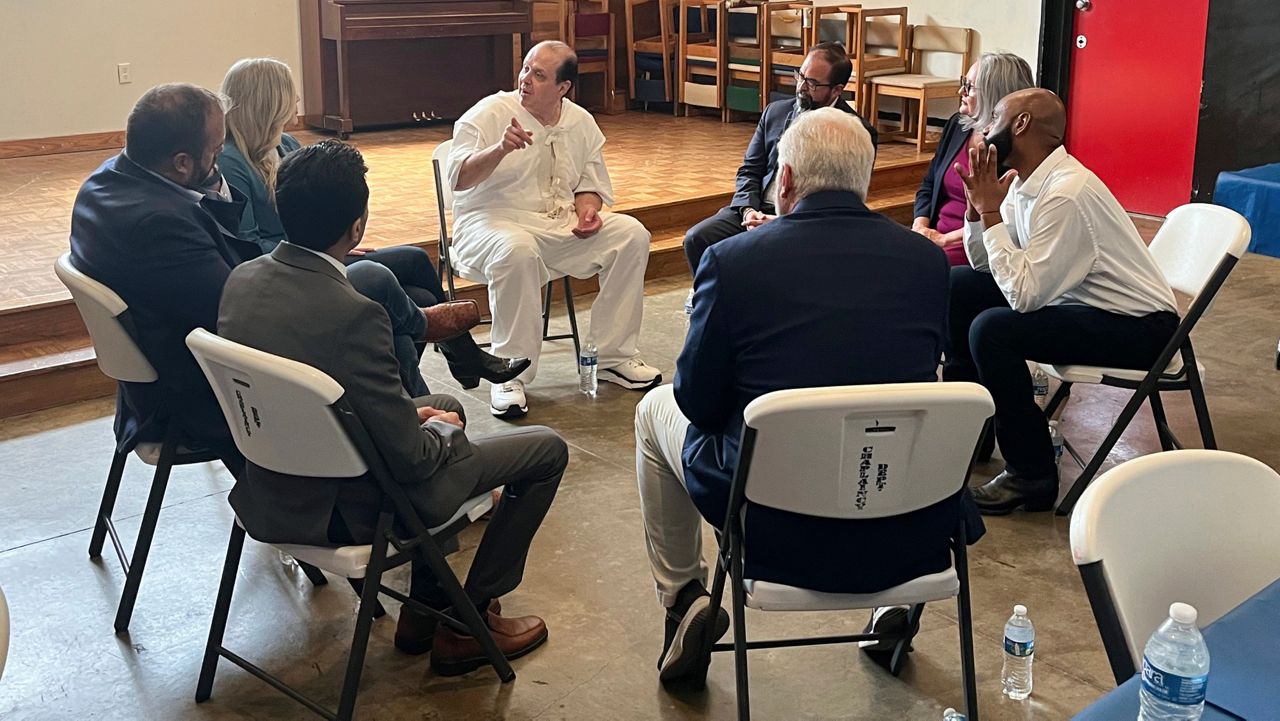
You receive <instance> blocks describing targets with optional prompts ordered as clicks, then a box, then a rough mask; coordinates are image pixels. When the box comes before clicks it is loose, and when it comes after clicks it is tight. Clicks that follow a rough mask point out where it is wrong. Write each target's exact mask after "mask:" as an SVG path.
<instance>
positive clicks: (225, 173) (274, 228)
mask: <svg viewBox="0 0 1280 721" xmlns="http://www.w3.org/2000/svg"><path fill="white" fill-rule="evenodd" d="M300 147H302V144H301V143H299V142H298V141H297V140H295V139H294V137H293V136H292V135H289V134H288V133H284V134H283V135H281V136H280V145H278V146H276V152H277V153H279V154H280V157H282V158H283V157H284V156H286V155H288V154H289V153H291V152H293V151H295V150H297V149H298V148H300ZM218 167H219V168H221V169H222V177H223V178H225V179H226V181H227V183H229V184H230V185H231V187H233V188H235V189H236V190H239V191H240V192H241V193H244V194H245V197H247V198H248V200H249V202H248V203H246V204H245V208H244V215H243V216H242V217H241V218H240V228H239V233H240V238H241V239H242V240H247V241H250V242H252V243H256V244H257V245H258V247H260V248H262V252H263V254H267V253H270V252H271V251H273V250H275V247H276V246H277V245H279V244H280V241H282V240H284V239H285V234H284V225H282V224H281V223H280V215H279V214H278V213H276V203H275V199H274V198H273V197H271V192H270V191H268V190H267V184H266V182H264V181H263V180H262V178H261V177H259V175H258V172H257V171H256V170H254V169H253V167H252V166H251V165H249V161H248V160H246V159H245V157H244V154H243V153H241V152H240V149H239V148H237V147H236V144H235V143H234V142H232V140H231V138H230V137H228V138H227V142H226V143H224V144H223V145H222V155H221V156H220V157H219V159H218Z"/></svg>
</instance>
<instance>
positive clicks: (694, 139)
mask: <svg viewBox="0 0 1280 721" xmlns="http://www.w3.org/2000/svg"><path fill="white" fill-rule="evenodd" d="M597 120H598V122H599V124H600V127H601V129H602V130H603V131H604V133H605V135H606V137H607V138H608V142H607V143H606V145H605V159H606V162H607V163H608V166H609V172H610V174H611V176H612V178H613V187H614V194H615V195H616V199H617V206H616V209H617V210H621V211H626V210H629V209H633V208H640V207H648V206H654V205H661V204H663V203H668V202H673V201H678V200H685V199H689V198H695V197H704V196H708V195H713V194H718V193H726V192H730V191H732V190H733V181H734V175H735V173H736V172H737V169H738V166H739V164H740V163H741V162H742V154H743V151H744V150H745V149H746V146H747V142H748V141H749V140H750V139H751V134H752V132H753V130H754V129H755V124H754V123H750V122H738V123H721V122H720V121H719V120H718V119H715V118H711V117H706V116H703V117H696V116H695V117H689V118H676V117H672V116H671V115H668V114H664V113H652V112H651V113H644V112H628V113H623V114H620V115H606V116H599V117H597ZM451 131H452V127H451V126H450V125H447V124H440V125H436V126H430V127H420V128H406V129H399V130H385V131H372V132H365V133H357V134H355V135H352V136H351V142H352V143H354V144H355V145H357V146H359V148H360V150H361V152H363V153H364V156H365V160H366V162H367V164H368V166H369V186H370V192H371V198H370V221H369V230H368V234H367V236H366V239H367V241H368V245H370V246H373V247H382V246H387V245H397V244H401V243H413V242H422V241H426V240H434V239H436V238H437V237H438V235H439V230H438V228H439V225H438V219H437V218H438V215H437V212H436V201H435V191H434V189H433V188H434V185H433V180H432V174H431V160H430V158H431V151H432V149H434V148H435V146H436V145H437V144H438V143H439V142H441V141H442V140H445V139H446V138H448V137H449V136H450V134H451ZM297 137H298V139H299V140H301V141H302V142H304V143H307V142H314V141H316V140H319V139H321V138H324V137H327V136H325V135H323V134H320V133H313V132H306V131H304V132H300V133H298V134H297ZM116 152H118V151H115V150H104V151H94V152H83V153H69V154H64V155H47V156H40V157H31V158H15V159H8V160H0V279H3V282H0V312H3V311H5V310H10V309H14V308H18V307H23V306H29V305H34V304H39V303H44V302H49V301H56V300H63V299H65V298H67V297H68V296H67V293H66V290H65V289H64V288H63V287H62V284H61V283H59V282H58V280H57V279H56V278H55V277H54V275H53V261H54V259H56V258H57V257H58V256H59V255H61V254H62V253H63V252H64V251H66V249H67V234H68V229H69V227H70V217H71V206H72V204H73V203H74V202H75V196H76V191H77V190H78V189H79V187H80V184H81V183H82V182H83V181H84V179H85V177H87V176H88V175H89V174H90V173H91V172H93V170H94V169H95V168H96V167H98V165H99V164H101V163H102V161H104V160H105V159H107V158H109V157H111V156H112V155H114V154H115V153H116ZM918 157H920V156H918V155H917V153H916V150H915V147H914V146H913V145H907V144H899V143H885V144H884V145H883V146H882V147H881V148H880V151H879V155H878V158H877V165H878V166H879V165H884V164H886V163H893V162H898V161H903V160H908V159H916V158H918Z"/></svg>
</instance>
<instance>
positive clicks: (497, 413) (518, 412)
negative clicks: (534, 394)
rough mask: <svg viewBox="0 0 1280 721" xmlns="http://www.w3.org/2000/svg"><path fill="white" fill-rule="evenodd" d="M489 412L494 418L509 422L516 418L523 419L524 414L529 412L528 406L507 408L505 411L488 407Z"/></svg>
mask: <svg viewBox="0 0 1280 721" xmlns="http://www.w3.org/2000/svg"><path fill="white" fill-rule="evenodd" d="M489 412H490V413H492V414H493V415H494V417H495V418H501V419H502V420H504V421H510V420H514V419H516V418H523V417H524V416H525V414H527V413H528V412H529V406H507V409H506V410H501V409H498V408H494V407H493V406H489Z"/></svg>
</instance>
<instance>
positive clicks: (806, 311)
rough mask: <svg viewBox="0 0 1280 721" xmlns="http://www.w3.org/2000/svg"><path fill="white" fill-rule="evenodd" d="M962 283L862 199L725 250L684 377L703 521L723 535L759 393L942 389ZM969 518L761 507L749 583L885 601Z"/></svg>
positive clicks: (725, 244) (799, 214)
mask: <svg viewBox="0 0 1280 721" xmlns="http://www.w3.org/2000/svg"><path fill="white" fill-rule="evenodd" d="M948 278H949V268H948V265H947V259H946V256H945V255H944V254H943V252H942V250H941V249H940V248H938V247H937V246H935V245H934V244H933V243H931V242H929V241H928V240H927V239H925V238H924V237H923V236H921V235H918V234H916V233H913V232H911V231H910V230H908V229H906V228H904V227H902V226H901V225H899V224H897V223H895V222H893V221H892V220H889V219H888V218H886V217H884V216H882V215H879V214H877V213H873V212H871V211H870V210H868V209H867V207H866V206H865V205H864V204H863V202H862V201H861V200H859V199H858V197H857V196H856V195H854V194H853V193H847V192H821V193H815V194H813V195H810V196H809V197H806V198H804V199H802V200H801V201H800V202H799V203H798V204H797V205H796V208H795V210H794V211H793V212H791V213H789V214H787V215H782V216H779V217H778V218H777V219H776V220H774V221H772V222H770V223H768V224H767V225H763V226H761V227H759V228H756V229H755V230H752V231H749V232H746V233H740V234H738V235H736V236H734V237H732V238H730V239H728V240H724V241H722V242H720V243H717V244H715V245H713V246H711V247H710V248H709V249H708V250H707V253H706V255H705V256H704V257H703V259H702V263H701V264H700V265H699V266H698V272H697V276H696V277H695V279H694V298H693V317H692V319H691V323H690V326H689V334H688V337H687V338H686V340H685V345H684V350H683V351H682V352H681V353H680V358H679V359H678V360H677V363H676V378H675V397H676V401H677V403H678V404H679V405H680V409H681V411H682V412H683V413H684V415H685V417H686V418H688V419H689V421H690V423H691V425H690V427H689V432H688V435H687V436H686V438H685V445H684V454H683V461H684V470H685V486H686V487H687V488H688V490H689V494H690V496H691V497H692V498H693V500H694V502H695V503H696V504H697V505H698V508H699V510H700V511H701V512H702V514H703V516H704V517H706V518H707V520H708V521H709V522H711V523H712V524H714V525H716V526H717V527H719V526H721V525H723V521H724V513H725V509H726V507H727V506H728V500H729V487H730V484H731V482H732V478H733V473H734V470H735V468H736V467H737V462H738V443H739V438H740V436H741V434H742V412H743V409H745V408H746V406H747V404H748V403H750V402H751V401H753V400H755V399H756V398H758V397H760V396H762V395H764V394H766V393H769V392H772V391H775V390H781V389H786V388H805V387H814V386H829V385H853V384H860V383H905V382H912V381H932V380H934V379H935V378H936V370H937V366H938V360H939V357H940V355H941V353H942V346H943V339H944V338H945V337H946V327H947V291H948ZM796 481H797V482H802V481H803V479H800V478H797V479H796ZM961 513H962V503H961V498H960V494H959V493H957V495H956V497H953V498H952V499H949V500H947V501H943V502H942V503H939V504H935V505H934V506H931V507H928V508H924V509H921V510H919V511H916V512H914V513H912V514H910V515H909V516H906V517H900V518H896V519H882V520H875V521H857V522H849V521H844V520H838V519H822V518H814V517H810V516H799V515H796V514H792V513H789V512H785V511H780V510H777V509H772V508H765V507H761V506H756V505H749V507H748V512H747V531H746V533H747V548H748V552H747V554H746V561H747V574H748V577H749V578H755V579H760V580H770V581H779V582H782V583H788V584H792V585H798V586H804V587H806V588H812V589H816V590H821V591H829V592H840V593H869V592H873V591H880V590H883V589H885V588H888V587H890V586H894V585H896V584H898V583H902V582H905V581H907V580H909V579H911V578H914V577H915V576H918V575H921V574H924V573H931V572H936V571H941V570H945V569H946V568H948V567H949V565H950V555H949V553H948V545H947V541H948V539H949V538H950V537H951V535H952V532H953V531H954V530H955V528H956V523H957V520H958V519H959V518H960V514H961ZM977 523H978V526H977V528H976V529H974V530H973V532H972V533H973V535H974V536H976V535H980V534H981V531H980V528H981V525H980V521H978V522H977ZM815 548H819V549H826V551H827V552H826V553H815V552H814V550H813V549H815Z"/></svg>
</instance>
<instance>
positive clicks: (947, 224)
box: [934, 140, 969, 265]
mask: <svg viewBox="0 0 1280 721" xmlns="http://www.w3.org/2000/svg"><path fill="white" fill-rule="evenodd" d="M956 163H959V164H960V167H962V168H964V169H965V170H968V169H969V142H968V140H966V141H965V142H964V143H963V144H961V145H960V149H959V150H958V151H956V156H955V157H954V158H952V159H951V162H950V163H947V171H946V172H945V173H943V174H942V194H941V197H939V198H938V202H939V203H941V207H940V208H939V209H938V222H937V224H936V225H935V226H934V230H936V231H938V232H939V233H950V232H951V231H953V230H959V229H960V228H963V227H964V181H963V180H961V179H960V174H959V173H957V172H956V169H955V164H956ZM942 250H943V251H944V252H946V254H947V260H948V261H949V262H950V263H951V264H952V265H968V264H969V256H967V255H965V252H964V243H952V244H950V245H948V246H946V247H945V248H943V249H942Z"/></svg>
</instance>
